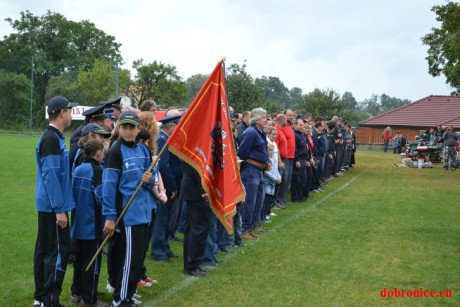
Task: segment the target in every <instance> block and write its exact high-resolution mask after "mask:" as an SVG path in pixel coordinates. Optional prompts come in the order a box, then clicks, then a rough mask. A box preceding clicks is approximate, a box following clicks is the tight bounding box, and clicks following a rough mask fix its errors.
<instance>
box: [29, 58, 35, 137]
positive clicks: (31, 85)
mask: <svg viewBox="0 0 460 307" xmlns="http://www.w3.org/2000/svg"><path fill="white" fill-rule="evenodd" d="M33 98H34V56H32V69H31V72H30V112H29V135H32V105H33Z"/></svg>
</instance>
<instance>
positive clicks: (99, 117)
mask: <svg viewBox="0 0 460 307" xmlns="http://www.w3.org/2000/svg"><path fill="white" fill-rule="evenodd" d="M104 109H105V105H100V106H97V107H94V108H91V109H89V110H87V111H85V112H83V116H85V122H84V123H83V124H82V125H81V126H79V127H78V128H77V129H75V130H74V132H73V133H72V136H71V137H70V163H71V164H70V167H72V164H73V162H74V161H75V156H76V154H77V151H78V141H79V140H80V138H81V137H82V131H83V128H84V127H85V126H86V125H88V124H90V123H94V124H97V125H99V126H100V127H102V129H104V130H106V131H111V127H109V125H110V124H109V121H108V119H109V116H108V115H107V114H105V111H104Z"/></svg>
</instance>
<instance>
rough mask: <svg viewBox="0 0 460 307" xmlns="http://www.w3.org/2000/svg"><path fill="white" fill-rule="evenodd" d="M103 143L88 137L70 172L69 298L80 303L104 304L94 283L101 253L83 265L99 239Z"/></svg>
mask: <svg viewBox="0 0 460 307" xmlns="http://www.w3.org/2000/svg"><path fill="white" fill-rule="evenodd" d="M103 151H104V145H103V143H101V142H100V141H97V140H89V141H88V143H86V145H85V146H84V153H85V160H84V162H83V163H82V164H80V165H79V166H77V167H76V168H75V170H74V173H73V179H72V190H73V197H74V199H75V205H76V207H75V209H73V210H72V222H71V228H70V236H71V238H72V239H74V240H75V260H74V262H73V266H74V276H73V283H72V301H73V302H75V303H76V302H80V303H81V306H108V305H107V304H106V303H103V302H100V301H98V300H97V296H96V294H97V284H98V281H99V271H100V267H101V256H100V255H99V257H98V258H97V259H96V261H95V263H94V264H93V265H92V266H91V268H90V269H89V270H88V271H85V268H86V267H87V266H88V264H89V263H90V261H91V259H92V257H93V256H94V254H95V253H96V251H97V250H98V248H99V246H100V244H101V240H102V207H101V203H102V167H101V166H100V163H101V161H102V159H103V158H104V153H103Z"/></svg>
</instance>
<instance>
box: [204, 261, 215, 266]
mask: <svg viewBox="0 0 460 307" xmlns="http://www.w3.org/2000/svg"><path fill="white" fill-rule="evenodd" d="M201 265H209V266H217V261H216V262H204V263H203V262H202V263H201Z"/></svg>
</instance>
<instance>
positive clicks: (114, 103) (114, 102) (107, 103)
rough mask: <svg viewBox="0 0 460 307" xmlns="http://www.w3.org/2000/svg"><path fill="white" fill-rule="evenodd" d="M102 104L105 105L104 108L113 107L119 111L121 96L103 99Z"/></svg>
mask: <svg viewBox="0 0 460 307" xmlns="http://www.w3.org/2000/svg"><path fill="white" fill-rule="evenodd" d="M102 104H103V105H105V107H106V108H115V109H118V110H120V111H121V97H118V98H116V99H113V100H108V101H104V102H103V103H102Z"/></svg>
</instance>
